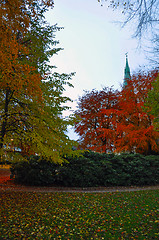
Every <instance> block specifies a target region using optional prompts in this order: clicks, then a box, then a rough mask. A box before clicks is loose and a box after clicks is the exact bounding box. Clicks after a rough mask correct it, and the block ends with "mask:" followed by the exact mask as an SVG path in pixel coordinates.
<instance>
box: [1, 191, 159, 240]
mask: <svg viewBox="0 0 159 240" xmlns="http://www.w3.org/2000/svg"><path fill="white" fill-rule="evenodd" d="M0 239H3V240H4V239H7V240H9V239H13V240H15V239H38V240H39V239H46V240H47V239H67V240H68V239H75V240H76V239H159V190H150V191H139V192H123V193H120V192H117V193H29V192H10V191H8V192H7V191H6V192H3V191H1V192H0Z"/></svg>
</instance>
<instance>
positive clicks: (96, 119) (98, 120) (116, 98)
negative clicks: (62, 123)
mask: <svg viewBox="0 0 159 240" xmlns="http://www.w3.org/2000/svg"><path fill="white" fill-rule="evenodd" d="M156 75H157V74H156V72H150V73H148V74H141V73H139V74H137V75H135V76H133V77H132V79H131V80H130V81H129V83H128V86H127V87H126V88H124V89H122V91H121V92H117V91H113V90H112V89H103V90H102V91H99V92H97V91H96V92H95V91H92V92H90V93H86V95H84V96H83V97H82V98H80V102H79V109H78V110H77V111H76V114H77V115H78V116H79V117H80V120H79V122H78V123H77V124H76V126H75V129H76V132H77V133H78V134H79V135H80V136H81V140H82V144H83V145H85V148H90V149H94V150H95V151H99V152H101V151H102V152H108V151H117V152H122V151H129V152H139V153H144V154H152V153H159V145H158V144H159V143H158V139H159V133H158V132H156V131H155V130H154V128H153V126H152V122H153V118H154V117H153V115H150V114H149V111H148V112H145V111H144V108H143V107H144V104H145V102H146V98H147V94H148V90H149V89H151V83H152V81H154V79H155V77H156ZM92 132H93V134H92ZM86 133H87V134H86ZM90 142H91V144H90Z"/></svg>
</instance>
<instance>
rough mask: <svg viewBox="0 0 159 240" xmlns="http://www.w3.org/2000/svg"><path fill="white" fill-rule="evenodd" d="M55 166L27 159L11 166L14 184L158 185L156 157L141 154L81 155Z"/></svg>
mask: <svg viewBox="0 0 159 240" xmlns="http://www.w3.org/2000/svg"><path fill="white" fill-rule="evenodd" d="M65 160H67V161H66V162H65V163H63V165H56V164H54V163H51V162H47V161H46V160H45V159H41V160H40V159H39V157H37V156H33V157H30V158H29V159H28V161H23V162H19V163H15V164H13V165H12V168H11V173H12V174H13V175H14V177H15V180H16V181H18V182H21V183H24V184H28V185H52V184H56V185H61V186H67V187H95V186H131V185H136V186H141V185H155V184H158V183H159V159H158V156H157V155H155V156H143V155H140V154H120V155H114V154H100V153H94V152H91V151H84V152H83V153H82V155H80V156H74V157H73V156H72V157H65Z"/></svg>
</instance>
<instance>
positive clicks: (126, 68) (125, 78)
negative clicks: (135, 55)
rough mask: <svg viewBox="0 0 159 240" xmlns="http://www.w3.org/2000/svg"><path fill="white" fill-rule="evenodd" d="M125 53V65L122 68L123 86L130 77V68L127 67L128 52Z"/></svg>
mask: <svg viewBox="0 0 159 240" xmlns="http://www.w3.org/2000/svg"><path fill="white" fill-rule="evenodd" d="M125 55H126V65H125V69H124V82H123V88H125V87H126V86H127V85H128V81H129V80H130V79H131V75H130V68H129V63H128V53H126V54H125Z"/></svg>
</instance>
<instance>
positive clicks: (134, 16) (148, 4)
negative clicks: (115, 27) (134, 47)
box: [98, 0, 159, 38]
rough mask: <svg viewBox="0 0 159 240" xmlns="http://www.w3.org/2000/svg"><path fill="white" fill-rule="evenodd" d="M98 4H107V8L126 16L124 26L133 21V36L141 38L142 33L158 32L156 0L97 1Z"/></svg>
mask: <svg viewBox="0 0 159 240" xmlns="http://www.w3.org/2000/svg"><path fill="white" fill-rule="evenodd" d="M98 1H99V2H107V3H108V5H109V7H112V8H113V9H117V8H119V9H121V10H122V13H123V14H124V15H126V21H125V24H127V23H128V22H130V21H133V20H134V21H135V23H136V26H135V27H136V29H135V36H137V37H139V38H140V37H141V36H142V34H143V33H144V32H146V33H147V31H149V30H150V29H151V30H153V31H154V32H155V31H156V30H157V31H158V23H159V14H158V13H159V11H158V10H159V1H158V0H121V1H118V0H114V1H107V0H98Z"/></svg>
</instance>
